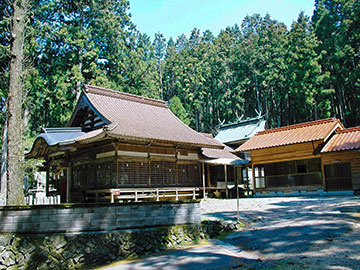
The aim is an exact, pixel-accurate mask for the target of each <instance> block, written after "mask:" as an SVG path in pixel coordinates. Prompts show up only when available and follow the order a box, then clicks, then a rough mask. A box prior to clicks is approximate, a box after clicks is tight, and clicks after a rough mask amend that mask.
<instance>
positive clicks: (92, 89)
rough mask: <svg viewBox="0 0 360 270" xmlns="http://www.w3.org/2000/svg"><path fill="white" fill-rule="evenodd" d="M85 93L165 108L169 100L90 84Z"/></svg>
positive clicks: (87, 85) (85, 87)
mask: <svg viewBox="0 0 360 270" xmlns="http://www.w3.org/2000/svg"><path fill="white" fill-rule="evenodd" d="M84 93H85V95H86V93H91V94H95V95H102V96H108V97H112V98H118V99H124V100H128V101H133V102H138V103H143V104H148V105H153V106H159V107H164V108H167V107H168V105H167V102H166V101H163V100H159V99H154V98H148V97H143V96H139V95H134V94H129V93H125V92H120V91H116V90H112V89H107V88H104V87H99V86H92V85H89V84H85V85H84Z"/></svg>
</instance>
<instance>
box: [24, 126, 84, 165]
mask: <svg viewBox="0 0 360 270" xmlns="http://www.w3.org/2000/svg"><path fill="white" fill-rule="evenodd" d="M84 135H86V134H85V132H82V131H81V128H80V127H67V128H43V129H42V131H41V133H40V134H39V135H38V136H37V137H36V139H35V141H34V143H33V145H32V148H31V150H30V152H28V153H26V154H25V157H26V158H36V157H38V155H39V151H38V147H39V146H40V145H41V144H42V142H41V141H42V140H45V142H46V144H47V145H48V146H55V145H60V144H62V143H67V142H74V141H75V139H76V138H79V137H81V136H84Z"/></svg>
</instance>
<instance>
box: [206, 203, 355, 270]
mask: <svg viewBox="0 0 360 270" xmlns="http://www.w3.org/2000/svg"><path fill="white" fill-rule="evenodd" d="M240 204H241V207H240V209H241V213H240V216H241V218H242V219H243V220H244V221H247V222H249V224H251V225H250V226H249V228H248V229H246V230H245V231H243V232H239V233H234V234H231V235H229V236H228V237H227V238H226V239H224V240H223V241H224V242H226V243H228V244H231V245H234V246H236V247H238V248H240V249H242V250H244V251H245V252H247V253H249V254H251V255H252V256H253V258H255V259H246V258H244V259H243V260H241V262H240V263H239V265H238V266H237V267H236V268H239V269H360V200H359V198H356V197H313V198H309V197H294V198H256V199H242V200H240ZM201 207H202V211H203V214H204V215H203V216H204V217H205V218H210V219H212V218H216V219H217V218H222V219H235V218H236V212H235V211H236V201H235V200H207V201H204V202H202V204H201ZM220 211H222V212H220ZM236 268H235V269H236ZM233 269H234V268H233Z"/></svg>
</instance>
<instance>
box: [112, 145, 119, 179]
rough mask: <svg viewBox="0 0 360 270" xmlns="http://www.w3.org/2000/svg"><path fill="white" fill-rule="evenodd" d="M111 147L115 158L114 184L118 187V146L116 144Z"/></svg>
mask: <svg viewBox="0 0 360 270" xmlns="http://www.w3.org/2000/svg"><path fill="white" fill-rule="evenodd" d="M113 146H114V149H115V157H114V159H115V170H116V172H115V177H116V179H115V183H116V186H118V185H119V163H118V154H119V153H118V152H119V151H118V150H119V145H118V144H117V143H114V144H113Z"/></svg>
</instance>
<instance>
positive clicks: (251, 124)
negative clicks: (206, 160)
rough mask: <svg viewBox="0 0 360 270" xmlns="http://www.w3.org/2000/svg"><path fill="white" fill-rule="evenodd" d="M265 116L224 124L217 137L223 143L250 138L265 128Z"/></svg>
mask: <svg viewBox="0 0 360 270" xmlns="http://www.w3.org/2000/svg"><path fill="white" fill-rule="evenodd" d="M265 124H266V120H265V119H264V116H260V117H255V118H251V119H245V120H241V121H238V122H235V123H230V124H226V125H222V126H220V127H219V132H218V134H217V135H216V136H215V139H217V140H218V141H220V142H222V143H231V142H240V141H243V140H247V139H250V138H251V137H252V136H254V135H255V134H256V133H257V132H259V131H263V130H265Z"/></svg>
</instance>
